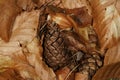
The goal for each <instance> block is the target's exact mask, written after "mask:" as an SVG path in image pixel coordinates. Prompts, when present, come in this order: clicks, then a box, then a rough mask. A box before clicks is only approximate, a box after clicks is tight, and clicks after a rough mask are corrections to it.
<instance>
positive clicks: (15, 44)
mask: <svg viewBox="0 0 120 80" xmlns="http://www.w3.org/2000/svg"><path fill="white" fill-rule="evenodd" d="M39 13H40V11H31V12H23V13H21V15H19V16H17V17H16V20H15V23H14V27H13V30H12V35H11V38H10V41H9V42H8V43H5V42H4V41H3V40H0V55H2V56H3V57H2V58H1V59H3V58H4V57H5V59H4V60H3V61H1V62H2V64H3V65H4V64H6V65H5V66H3V67H1V68H0V71H2V72H3V71H5V70H9V68H13V69H15V70H16V71H17V72H18V73H19V74H20V76H21V77H22V78H24V79H25V80H27V79H32V80H55V78H56V77H55V74H54V72H53V70H52V69H51V68H49V67H48V66H47V65H46V64H45V63H44V62H43V61H42V51H43V50H42V46H41V43H40V42H39V40H38V39H37V37H36V36H37V28H38V22H39ZM6 58H7V59H6ZM7 63H9V64H7ZM17 80H18V79H17Z"/></svg>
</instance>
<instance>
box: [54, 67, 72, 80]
mask: <svg viewBox="0 0 120 80" xmlns="http://www.w3.org/2000/svg"><path fill="white" fill-rule="evenodd" d="M55 73H56V75H57V78H58V80H74V74H73V73H71V74H70V75H69V73H70V69H69V68H68V67H64V68H62V69H59V70H57V71H56V72H55Z"/></svg>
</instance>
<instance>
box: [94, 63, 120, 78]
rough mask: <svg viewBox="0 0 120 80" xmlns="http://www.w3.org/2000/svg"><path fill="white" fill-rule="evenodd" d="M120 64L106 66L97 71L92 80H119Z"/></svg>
mask: <svg viewBox="0 0 120 80" xmlns="http://www.w3.org/2000/svg"><path fill="white" fill-rule="evenodd" d="M119 79H120V62H118V63H115V64H111V65H107V66H104V67H102V68H101V69H99V70H98V71H97V73H96V74H95V75H94V77H93V79H92V80H119Z"/></svg>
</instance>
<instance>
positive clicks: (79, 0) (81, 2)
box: [62, 0, 91, 15]
mask: <svg viewBox="0 0 120 80" xmlns="http://www.w3.org/2000/svg"><path fill="white" fill-rule="evenodd" d="M62 5H63V8H67V9H74V8H81V7H86V8H87V10H88V13H89V14H90V15H91V6H90V5H89V2H88V1H87V0H72V1H70V0H62Z"/></svg>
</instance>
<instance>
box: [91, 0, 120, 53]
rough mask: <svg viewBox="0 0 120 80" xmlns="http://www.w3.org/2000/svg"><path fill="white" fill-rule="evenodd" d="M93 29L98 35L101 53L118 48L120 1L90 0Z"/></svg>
mask: <svg viewBox="0 0 120 80" xmlns="http://www.w3.org/2000/svg"><path fill="white" fill-rule="evenodd" d="M90 3H91V6H92V9H93V19H94V21H93V27H94V29H95V31H96V33H97V35H98V38H99V42H100V47H101V51H103V52H104V50H106V49H109V48H111V47H113V46H116V44H117V43H118V41H119V40H120V14H119V13H120V12H119V11H120V10H119V6H118V5H119V3H120V1H119V0H102V1H101V0H90ZM112 54H117V53H112Z"/></svg>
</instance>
